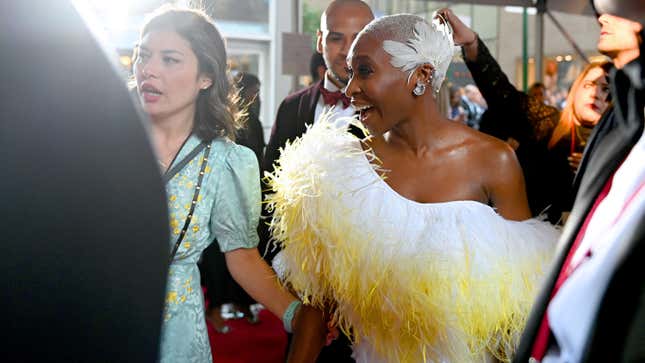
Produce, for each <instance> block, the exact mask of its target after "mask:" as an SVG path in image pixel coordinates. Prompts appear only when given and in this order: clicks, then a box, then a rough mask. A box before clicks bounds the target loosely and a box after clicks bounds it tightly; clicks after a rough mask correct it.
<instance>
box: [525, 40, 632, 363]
mask: <svg viewBox="0 0 645 363" xmlns="http://www.w3.org/2000/svg"><path fill="white" fill-rule="evenodd" d="M641 52H642V51H641ZM640 71H641V65H640V64H638V61H635V62H632V63H630V64H629V65H627V66H626V67H625V68H624V69H623V70H622V71H616V70H613V71H612V76H611V78H612V94H613V95H614V100H615V101H614V102H615V105H614V108H613V109H611V110H609V111H608V112H607V113H606V114H605V115H604V116H603V118H602V120H601V121H600V123H599V124H598V126H597V127H596V129H595V130H594V134H593V135H592V137H591V139H590V141H589V143H588V146H587V149H586V150H585V154H584V157H583V160H582V163H581V166H580V169H579V171H578V175H577V177H576V180H575V181H574V187H577V188H578V193H577V196H576V201H575V204H574V206H573V210H572V211H571V215H570V216H569V220H568V221H567V224H566V225H565V227H564V229H563V231H562V236H561V238H560V243H559V245H558V250H557V252H556V258H555V260H554V263H553V265H552V266H551V269H550V271H549V273H548V274H547V275H546V279H545V283H544V284H543V286H542V290H541V292H540V293H539V295H538V297H537V300H536V302H535V303H534V306H533V308H532V311H531V314H530V316H529V319H528V322H527V325H526V328H525V330H524V333H523V335H522V338H521V340H520V345H519V347H518V351H517V354H516V356H515V359H514V360H513V361H514V362H517V363H519V362H528V361H529V358H530V354H531V349H532V347H533V344H534V342H535V339H536V337H537V332H538V329H539V326H540V322H541V321H542V319H543V317H544V314H545V312H546V309H547V307H548V304H549V300H550V295H551V292H552V291H553V288H554V286H555V282H556V279H557V277H558V275H559V273H560V270H561V269H562V266H563V264H564V261H565V259H566V257H567V255H568V253H569V251H570V249H571V247H572V244H573V242H574V241H575V238H576V236H577V234H578V232H579V230H580V228H581V226H582V224H583V223H584V221H585V218H586V217H587V214H588V213H589V211H590V209H591V207H592V206H593V203H594V201H595V200H596V198H597V196H598V194H599V193H600V191H601V190H602V188H603V187H604V185H605V183H606V182H607V181H608V179H609V178H610V177H611V176H612V175H613V173H614V172H615V171H616V169H618V167H619V166H620V164H621V163H622V161H623V160H624V159H625V158H626V157H627V155H628V154H629V152H630V150H631V149H632V147H633V146H634V144H635V143H636V142H637V141H638V139H639V138H640V136H641V135H642V133H643V123H644V121H643V106H644V104H645V103H644V97H643V95H644V93H643V82H642V80H643V78H642V76H640ZM636 73H638V74H639V77H633V76H634V75H635V74H636ZM630 74H631V75H630ZM630 77H631V79H630ZM643 162H644V163H645V160H643ZM640 218H641V219H642V220H643V223H640V224H639V225H638V226H636V227H635V228H634V229H633V230H631V231H627V232H626V233H624V234H623V235H621V236H620V237H619V238H620V242H619V243H617V244H616V247H615V248H621V249H622V260H621V261H620V262H619V263H618V264H617V265H616V266H613V273H612V276H611V277H610V280H609V283H608V285H607V286H606V291H605V293H604V296H603V298H602V300H601V303H600V305H599V306H598V307H597V315H596V319H595V324H594V325H593V326H592V328H591V329H590V331H589V332H588V339H587V342H586V347H585V351H584V354H583V357H584V359H583V361H584V362H620V361H625V362H636V361H641V362H642V361H645V344H643V342H645V333H644V332H645V312H644V308H645V295H644V281H645V269H644V268H643V266H642V264H643V263H644V262H645V256H644V255H643V245H644V243H643V242H644V239H645V234H644V233H643V232H644V228H645V216H640Z"/></svg>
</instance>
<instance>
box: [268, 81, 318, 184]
mask: <svg viewBox="0 0 645 363" xmlns="http://www.w3.org/2000/svg"><path fill="white" fill-rule="evenodd" d="M321 83H322V80H320V81H318V82H316V83H314V84H313V85H311V86H309V87H307V88H305V89H302V90H300V91H298V92H296V93H293V94H291V95H289V96H287V98H285V99H284V101H282V103H281V104H280V107H278V114H277V115H276V118H275V123H274V124H273V128H272V129H271V138H270V139H269V144H268V145H267V147H266V150H265V152H264V161H263V162H262V167H263V169H264V170H265V171H269V172H272V171H273V163H274V162H275V161H276V160H278V158H279V157H280V148H283V147H284V145H285V144H286V143H287V141H291V140H293V139H295V138H296V137H299V136H302V134H304V133H305V131H306V130H307V125H312V124H313V123H314V116H315V114H316V105H317V104H318V98H319V97H320V84H321Z"/></svg>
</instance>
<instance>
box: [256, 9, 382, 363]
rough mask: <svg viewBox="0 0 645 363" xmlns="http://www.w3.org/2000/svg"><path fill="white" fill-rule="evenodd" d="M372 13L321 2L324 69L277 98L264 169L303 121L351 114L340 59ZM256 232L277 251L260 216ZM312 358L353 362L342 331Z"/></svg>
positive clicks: (269, 251) (264, 246)
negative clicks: (323, 7)
mask: <svg viewBox="0 0 645 363" xmlns="http://www.w3.org/2000/svg"><path fill="white" fill-rule="evenodd" d="M372 19H374V14H373V13H372V10H371V9H370V7H369V6H368V5H367V4H366V3H365V2H363V1H361V0H334V1H332V2H331V3H330V4H329V6H327V9H326V10H325V11H324V13H323V14H322V16H321V17H320V29H319V30H318V32H317V42H316V50H317V51H318V52H319V53H321V54H322V55H323V58H324V60H325V64H326V66H327V72H326V73H325V77H324V79H323V80H320V81H318V82H316V83H314V84H313V85H311V86H310V87H307V88H305V89H303V90H301V91H298V92H296V93H294V94H291V95H289V96H287V98H285V99H284V101H282V103H281V104H280V107H279V108H278V113H277V116H276V120H275V123H274V124H273V129H272V131H271V137H270V139H269V143H268V144H267V147H266V150H265V155H264V161H263V169H264V171H265V172H273V171H274V167H275V162H276V161H277V160H278V158H279V157H280V149H281V148H282V147H284V145H285V144H286V143H287V142H289V141H291V140H293V139H295V138H297V137H299V136H301V135H302V134H303V133H304V132H305V131H306V130H307V125H312V124H313V123H314V122H315V120H316V119H317V118H318V117H319V116H320V115H321V114H322V113H323V112H325V111H327V110H329V109H330V108H331V107H335V110H336V111H337V116H338V117H342V116H353V115H354V114H355V110H354V109H353V107H352V106H351V105H350V103H349V98H348V97H346V96H345V95H344V94H343V93H342V92H341V89H343V88H344V87H345V86H346V84H347V81H348V80H349V76H348V74H347V71H346V69H345V67H346V63H345V59H346V58H347V52H348V51H349V48H350V45H351V44H352V42H353V40H354V38H355V37H356V35H357V34H358V33H359V32H360V31H361V30H362V29H363V27H364V26H365V25H367V24H368V23H369V22H370V21H372ZM321 95H322V97H321ZM266 189H267V188H266V187H265V188H263V190H265V191H266ZM265 218H270V216H269V213H268V211H267V212H265ZM263 222H264V223H263ZM260 236H261V240H262V241H261V243H260V252H262V253H264V254H265V255H264V257H265V259H267V260H269V261H270V260H272V259H273V257H274V256H275V255H276V254H277V251H276V250H275V249H274V248H271V247H270V246H269V243H270V242H269V241H270V238H271V237H270V233H269V231H268V227H267V225H266V223H265V221H261V222H260ZM318 361H319V362H335V363H336V362H338V363H342V362H353V359H352V358H351V348H350V347H349V341H348V339H347V337H344V336H341V337H340V338H339V339H337V340H336V341H334V342H333V343H332V344H331V345H330V346H328V347H326V348H325V349H323V351H322V353H321V354H320V356H319V358H318Z"/></svg>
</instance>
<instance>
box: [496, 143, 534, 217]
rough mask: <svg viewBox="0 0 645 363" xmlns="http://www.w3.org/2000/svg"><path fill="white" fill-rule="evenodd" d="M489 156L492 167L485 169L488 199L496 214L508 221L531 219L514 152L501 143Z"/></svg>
mask: <svg viewBox="0 0 645 363" xmlns="http://www.w3.org/2000/svg"><path fill="white" fill-rule="evenodd" d="M495 148H496V150H492V152H491V154H489V155H495V157H493V158H491V162H492V163H493V165H491V167H488V168H486V169H487V170H488V171H489V173H488V175H487V180H488V183H487V185H488V192H489V199H490V201H491V202H492V204H493V207H494V208H495V209H496V210H497V213H499V215H501V216H502V217H504V218H506V219H510V220H516V221H522V220H526V219H529V218H531V210H530V209H529V203H528V200H527V197H526V188H525V186H524V174H523V173H522V168H521V167H520V163H519V162H518V161H517V157H516V156H515V152H514V151H513V149H511V147H510V146H508V145H505V144H503V143H499V145H497V146H495Z"/></svg>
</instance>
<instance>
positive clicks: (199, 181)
mask: <svg viewBox="0 0 645 363" xmlns="http://www.w3.org/2000/svg"><path fill="white" fill-rule="evenodd" d="M200 146H201V147H200ZM204 148H206V151H205V152H204V161H202V165H201V168H200V169H199V176H198V178H197V185H196V186H195V192H194V193H193V201H192V203H190V210H189V211H188V215H187V216H186V221H185V222H184V227H183V228H182V229H181V232H179V236H178V237H177V241H175V245H174V246H173V248H172V252H170V259H169V260H168V264H171V263H172V260H173V259H174V258H175V255H176V254H177V250H178V249H179V245H180V244H181V241H183V240H184V237H185V236H186V231H188V226H190V221H191V220H192V219H193V212H195V206H196V205H197V199H198V198H199V191H200V190H201V189H202V180H204V172H205V171H206V164H208V155H209V154H210V152H211V144H210V143H208V144H206V143H201V144H199V145H198V146H197V147H195V149H194V150H193V151H192V152H191V153H190V154H188V155H187V156H186V157H185V158H184V159H183V160H182V161H181V162H180V163H179V164H177V166H175V167H174V168H172V170H170V171H169V172H168V173H166V174H165V175H164V179H166V175H170V176H169V177H168V179H167V180H166V183H167V182H168V180H170V179H172V177H173V176H175V175H176V174H177V173H178V172H179V170H181V168H183V167H184V166H185V165H186V163H188V162H189V161H190V160H192V158H193V157H195V155H197V153H198V152H200V151H201V150H203V149H204ZM178 167H179V168H178ZM175 169H177V170H176V171H175ZM170 173H173V174H170Z"/></svg>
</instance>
